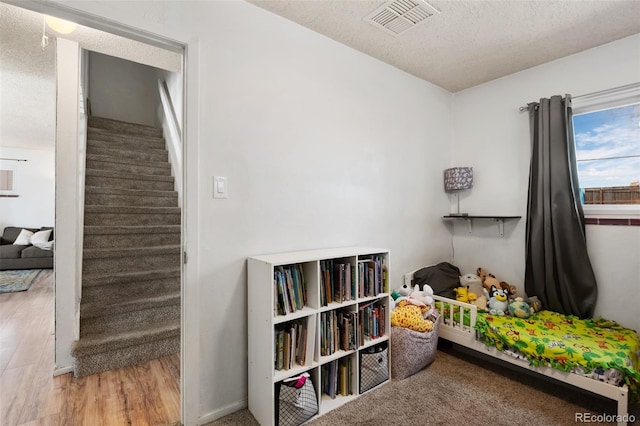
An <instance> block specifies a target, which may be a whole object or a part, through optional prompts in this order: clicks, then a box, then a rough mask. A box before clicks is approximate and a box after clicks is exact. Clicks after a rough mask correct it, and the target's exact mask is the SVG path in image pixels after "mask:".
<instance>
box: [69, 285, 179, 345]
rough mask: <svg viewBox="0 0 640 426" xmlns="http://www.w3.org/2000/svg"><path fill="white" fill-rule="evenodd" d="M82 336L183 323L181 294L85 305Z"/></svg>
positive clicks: (82, 317) (82, 309)
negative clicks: (166, 323) (169, 323)
mask: <svg viewBox="0 0 640 426" xmlns="http://www.w3.org/2000/svg"><path fill="white" fill-rule="evenodd" d="M80 320H81V322H80V324H81V326H80V337H84V336H88V335H91V334H101V333H105V332H107V331H110V332H118V333H120V332H126V331H129V330H132V329H135V328H140V327H143V326H149V325H153V324H157V323H158V322H164V321H179V320H180V292H179V291H178V292H175V293H169V294H161V295H157V296H153V297H146V298H140V299H131V300H126V301H125V300H119V301H114V302H111V303H108V304H107V303H102V302H95V303H83V304H82V305H81V307H80Z"/></svg>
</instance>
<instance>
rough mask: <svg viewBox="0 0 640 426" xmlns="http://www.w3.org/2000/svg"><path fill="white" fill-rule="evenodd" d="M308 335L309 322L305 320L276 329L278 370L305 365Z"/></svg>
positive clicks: (276, 361) (279, 326) (276, 364)
mask: <svg viewBox="0 0 640 426" xmlns="http://www.w3.org/2000/svg"><path fill="white" fill-rule="evenodd" d="M307 335H308V330H307V322H306V320H304V319H303V320H296V321H291V322H288V323H285V324H281V325H278V326H277V327H276V329H275V334H274V339H275V342H274V344H275V348H276V350H275V356H276V358H275V369H276V370H289V369H291V368H292V367H294V366H295V365H300V366H304V365H305V363H306V352H307Z"/></svg>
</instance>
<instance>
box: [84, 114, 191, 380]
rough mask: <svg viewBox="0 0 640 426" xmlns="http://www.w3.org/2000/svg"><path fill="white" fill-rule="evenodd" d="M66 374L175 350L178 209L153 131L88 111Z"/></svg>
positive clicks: (134, 361) (160, 141) (165, 158)
mask: <svg viewBox="0 0 640 426" xmlns="http://www.w3.org/2000/svg"><path fill="white" fill-rule="evenodd" d="M84 211H85V215H84V225H85V226H84V243H83V260H82V302H81V305H80V339H79V340H78V341H77V342H76V343H75V345H74V348H73V355H74V357H75V359H76V364H75V371H74V372H75V375H76V376H86V375H90V374H95V373H98V372H101V371H106V370H111V369H114V368H119V367H124V366H127V365H133V364H139V363H142V362H145V361H148V360H150V359H154V358H158V357H161V356H165V355H170V354H173V353H177V352H179V350H180V252H181V249H180V233H181V227H180V208H179V207H178V194H177V192H176V191H175V190H174V178H173V177H172V176H171V164H170V163H169V161H168V154H167V151H166V149H165V142H164V139H163V137H162V130H161V129H156V128H153V127H149V126H141V125H138V124H132V123H125V122H121V121H115V120H109V119H105V118H100V117H95V116H92V117H90V118H89V127H88V132H87V166H86V180H85V210H84Z"/></svg>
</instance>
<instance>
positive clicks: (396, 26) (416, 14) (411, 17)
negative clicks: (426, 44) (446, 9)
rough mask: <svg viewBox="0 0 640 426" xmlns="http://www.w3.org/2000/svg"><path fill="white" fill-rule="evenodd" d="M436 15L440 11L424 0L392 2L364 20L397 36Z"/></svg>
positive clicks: (394, 0)
mask: <svg viewBox="0 0 640 426" xmlns="http://www.w3.org/2000/svg"><path fill="white" fill-rule="evenodd" d="M435 13H440V11H439V10H438V9H436V8H435V7H433V6H431V5H430V4H429V3H427V2H426V1H423V0H391V1H389V2H387V3H385V4H383V5H382V6H380V7H379V8H377V9H376V10H374V11H373V12H371V13H370V14H369V15H368V16H366V17H365V18H364V19H365V21H367V22H369V23H370V24H371V25H374V26H376V27H378V28H380V29H382V30H384V31H386V32H388V33H389V34H393V35H394V36H396V35H398V34H401V33H403V32H405V31H407V30H409V29H411V28H413V27H415V26H416V25H417V24H419V23H420V22H422V21H424V20H425V19H427V18H428V17H429V16H431V15H433V14H435Z"/></svg>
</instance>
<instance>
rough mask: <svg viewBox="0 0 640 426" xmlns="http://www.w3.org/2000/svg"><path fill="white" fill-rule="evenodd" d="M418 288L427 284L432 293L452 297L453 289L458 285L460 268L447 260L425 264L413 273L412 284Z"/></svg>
mask: <svg viewBox="0 0 640 426" xmlns="http://www.w3.org/2000/svg"><path fill="white" fill-rule="evenodd" d="M416 284H417V285H419V286H420V288H422V286H424V285H425V284H429V286H431V288H432V289H433V293H434V294H437V295H438V296H444V297H449V298H454V295H455V293H454V291H453V289H454V288H456V287H460V270H459V269H458V267H457V266H454V265H452V264H450V263H448V262H440V263H438V264H437V265H432V266H427V267H425V268H422V269H420V270H418V271H416V272H414V274H413V285H416Z"/></svg>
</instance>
